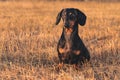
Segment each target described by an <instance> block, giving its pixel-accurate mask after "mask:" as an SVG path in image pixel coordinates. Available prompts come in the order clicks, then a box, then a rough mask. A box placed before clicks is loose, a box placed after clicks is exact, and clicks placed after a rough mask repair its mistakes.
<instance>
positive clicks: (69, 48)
mask: <svg viewBox="0 0 120 80" xmlns="http://www.w3.org/2000/svg"><path fill="white" fill-rule="evenodd" d="M61 19H62V20H63V24H64V26H63V31H62V35H61V38H60V40H59V42H58V45H57V51H58V57H59V60H60V64H59V66H62V65H63V64H64V63H65V64H75V65H77V64H78V63H79V62H80V63H81V64H83V63H84V61H89V60H90V54H89V52H88V50H87V48H86V47H85V45H84V43H83V42H82V40H81V39H80V37H79V35H78V24H80V25H81V26H83V25H85V23H86V15H85V14H84V13H83V12H81V11H80V10H78V9H75V8H65V9H62V10H61V11H60V12H59V13H58V15H57V18H56V25H58V24H59V22H60V20H61Z"/></svg>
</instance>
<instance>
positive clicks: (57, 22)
mask: <svg viewBox="0 0 120 80" xmlns="http://www.w3.org/2000/svg"><path fill="white" fill-rule="evenodd" d="M62 12H63V9H62V10H61V11H60V12H59V13H58V15H57V17H56V23H55V24H56V25H58V24H59V22H60V20H61V16H62Z"/></svg>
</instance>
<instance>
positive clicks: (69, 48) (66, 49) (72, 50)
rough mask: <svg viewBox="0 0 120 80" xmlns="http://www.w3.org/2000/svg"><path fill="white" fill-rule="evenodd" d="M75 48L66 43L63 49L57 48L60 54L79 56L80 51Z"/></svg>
mask: <svg viewBox="0 0 120 80" xmlns="http://www.w3.org/2000/svg"><path fill="white" fill-rule="evenodd" d="M76 48H77V46H75V45H73V43H71V42H70V41H69V42H66V43H65V45H64V47H62V48H59V52H60V54H75V55H79V54H80V50H79V49H76Z"/></svg>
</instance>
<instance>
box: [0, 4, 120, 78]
mask: <svg viewBox="0 0 120 80" xmlns="http://www.w3.org/2000/svg"><path fill="white" fill-rule="evenodd" d="M71 4H72V5H71ZM65 7H75V8H79V9H80V10H82V11H83V12H84V13H86V15H87V17H88V18H87V23H86V25H85V26H84V27H79V35H80V36H81V38H82V40H83V41H84V43H85V45H86V46H87V48H88V49H89V51H90V54H91V63H89V64H86V65H84V66H83V67H81V68H80V70H74V68H72V67H71V66H70V65H65V66H64V68H63V69H62V70H61V71H60V72H59V73H58V72H57V71H56V70H55V66H56V65H57V64H58V61H59V60H58V57H57V51H56V45H57V42H58V40H59V37H60V35H61V32H62V27H61V26H62V22H61V23H60V25H58V26H55V25H54V22H55V19H56V15H57V13H58V12H59V11H60V10H61V9H62V8H65ZM0 80H120V3H95V2H0Z"/></svg>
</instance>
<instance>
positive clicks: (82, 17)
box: [76, 9, 87, 26]
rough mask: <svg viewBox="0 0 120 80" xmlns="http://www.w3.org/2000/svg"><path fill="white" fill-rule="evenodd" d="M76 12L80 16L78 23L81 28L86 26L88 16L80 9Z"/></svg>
mask: <svg viewBox="0 0 120 80" xmlns="http://www.w3.org/2000/svg"><path fill="white" fill-rule="evenodd" d="M76 10H77V15H78V23H79V24H80V25H81V26H84V25H85V23H86V19H87V17H86V15H85V14H84V13H83V12H82V11H80V10H78V9H76Z"/></svg>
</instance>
